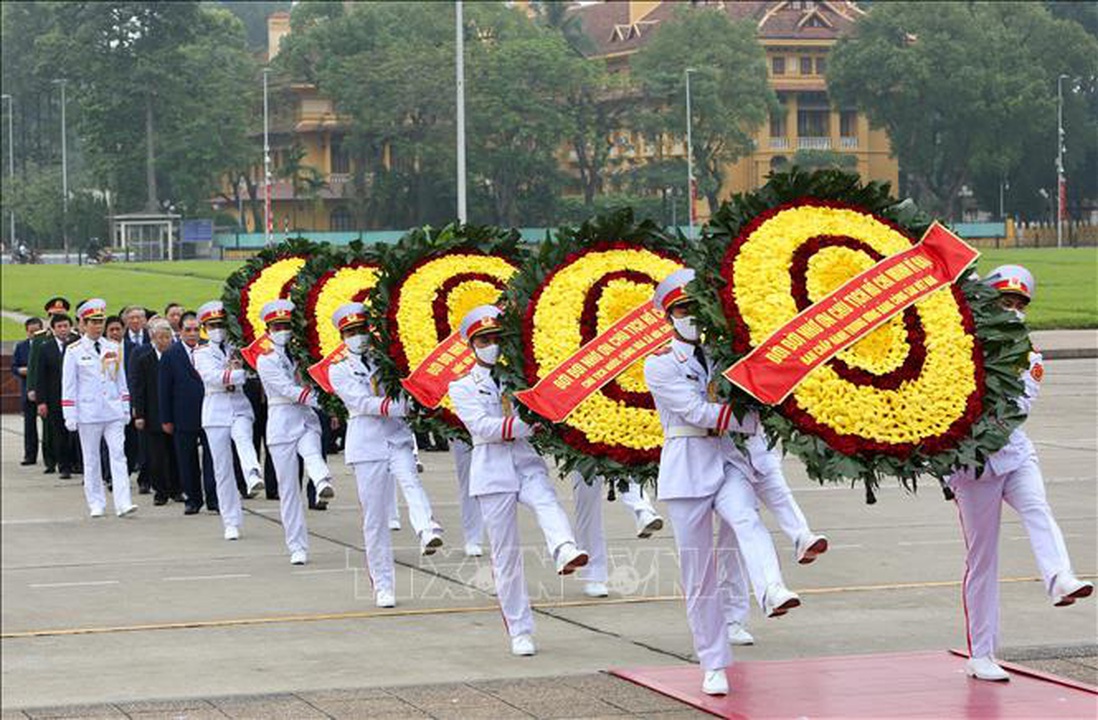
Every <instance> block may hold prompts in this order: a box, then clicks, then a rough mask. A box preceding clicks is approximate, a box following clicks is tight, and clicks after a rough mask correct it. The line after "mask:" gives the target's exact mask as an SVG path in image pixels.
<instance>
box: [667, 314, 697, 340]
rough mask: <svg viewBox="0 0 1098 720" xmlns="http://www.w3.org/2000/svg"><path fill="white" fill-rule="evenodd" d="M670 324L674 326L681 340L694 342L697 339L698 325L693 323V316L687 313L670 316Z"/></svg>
mask: <svg viewBox="0 0 1098 720" xmlns="http://www.w3.org/2000/svg"><path fill="white" fill-rule="evenodd" d="M671 325H672V326H673V327H674V328H675V332H677V333H678V334H679V335H680V336H682V339H683V340H686V341H687V342H696V341H697V339H698V326H697V325H695V324H694V316H693V315H687V316H686V317H681V318H680V317H673V318H671Z"/></svg>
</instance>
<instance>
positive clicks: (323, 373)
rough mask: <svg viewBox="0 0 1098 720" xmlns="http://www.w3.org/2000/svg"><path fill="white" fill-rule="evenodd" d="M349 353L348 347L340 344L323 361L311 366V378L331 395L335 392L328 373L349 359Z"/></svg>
mask: <svg viewBox="0 0 1098 720" xmlns="http://www.w3.org/2000/svg"><path fill="white" fill-rule="evenodd" d="M347 352H348V350H347V346H346V345H345V344H344V343H340V344H339V345H338V346H337V347H336V349H335V350H333V351H331V352H330V353H328V354H327V355H326V356H325V357H324V359H323V360H321V361H320V362H317V363H313V364H312V365H310V366H309V377H311V378H312V379H313V380H316V384H317V385H319V386H320V387H321V389H323V390H324V392H326V393H328V394H329V395H334V394H335V390H334V389H333V388H332V381H331V380H330V379H329V377H328V371H329V370H331V369H332V365H334V364H335V363H337V362H339V361H340V360H342V359H343V358H345V357H347Z"/></svg>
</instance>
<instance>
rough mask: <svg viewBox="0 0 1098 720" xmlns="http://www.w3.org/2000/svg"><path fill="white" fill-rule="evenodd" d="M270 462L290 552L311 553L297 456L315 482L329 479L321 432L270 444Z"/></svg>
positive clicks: (268, 447) (268, 449)
mask: <svg viewBox="0 0 1098 720" xmlns="http://www.w3.org/2000/svg"><path fill="white" fill-rule="evenodd" d="M267 452H269V453H270V454H271V463H272V464H273V465H274V468H275V477H276V478H278V497H279V500H278V506H279V508H278V509H279V511H280V513H281V515H282V530H283V532H284V533H285V535H286V548H287V549H288V550H289V551H290V553H295V552H297V551H299V550H300V551H302V552H308V551H309V530H308V528H306V527H305V501H304V498H302V496H301V488H300V487H298V480H299V476H298V473H297V456H298V455H300V456H301V459H302V460H303V461H304V463H305V472H306V474H307V475H308V476H309V477H310V478H312V479H313V480H314V481H316V480H323V479H324V478H327V477H329V475H330V474H329V472H328V466H327V465H326V464H325V463H324V456H323V455H321V453H320V433H316V432H308V431H306V432H305V433H304V434H303V435H302V436H301V437H299V438H298V439H297V440H296V441H295V442H288V443H279V444H277V445H268V446H267Z"/></svg>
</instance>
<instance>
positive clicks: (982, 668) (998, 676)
mask: <svg viewBox="0 0 1098 720" xmlns="http://www.w3.org/2000/svg"><path fill="white" fill-rule="evenodd" d="M965 674H966V675H968V676H969V677H973V678H976V679H977V680H997V681H1003V680H1010V675H1008V674H1007V671H1006V670H1004V669H1002V668H1001V667H999V665H998V663H996V662H995V661H994V660H992V659H991V658H989V657H982V658H971V659H970V660H969V661H968V662H967V663H965Z"/></svg>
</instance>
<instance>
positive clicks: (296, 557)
mask: <svg viewBox="0 0 1098 720" xmlns="http://www.w3.org/2000/svg"><path fill="white" fill-rule="evenodd" d="M307 562H309V553H307V552H305V551H304V550H295V551H293V552H292V553H290V564H291V565H304V564H305V563H307Z"/></svg>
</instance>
